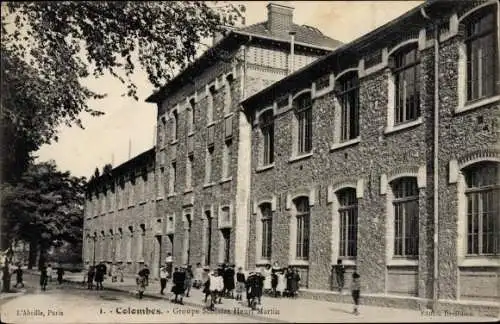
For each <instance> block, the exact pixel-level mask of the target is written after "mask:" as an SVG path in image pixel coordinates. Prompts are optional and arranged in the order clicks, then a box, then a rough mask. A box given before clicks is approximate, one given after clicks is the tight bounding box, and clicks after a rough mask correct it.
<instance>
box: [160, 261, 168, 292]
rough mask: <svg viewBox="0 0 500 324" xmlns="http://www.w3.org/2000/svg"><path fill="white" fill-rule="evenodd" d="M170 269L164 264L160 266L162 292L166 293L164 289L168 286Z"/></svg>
mask: <svg viewBox="0 0 500 324" xmlns="http://www.w3.org/2000/svg"><path fill="white" fill-rule="evenodd" d="M167 280H168V271H167V266H166V265H164V266H162V267H161V268H160V294H162V295H163V294H164V293H163V291H164V290H165V288H166V287H167Z"/></svg>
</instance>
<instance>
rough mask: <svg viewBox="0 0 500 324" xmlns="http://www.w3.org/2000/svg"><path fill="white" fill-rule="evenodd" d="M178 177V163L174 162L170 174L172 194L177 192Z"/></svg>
mask: <svg viewBox="0 0 500 324" xmlns="http://www.w3.org/2000/svg"><path fill="white" fill-rule="evenodd" d="M176 177H177V163H176V162H172V164H171V165H170V176H169V179H168V180H169V186H168V187H169V192H170V194H174V193H175V185H176V182H177V181H176Z"/></svg>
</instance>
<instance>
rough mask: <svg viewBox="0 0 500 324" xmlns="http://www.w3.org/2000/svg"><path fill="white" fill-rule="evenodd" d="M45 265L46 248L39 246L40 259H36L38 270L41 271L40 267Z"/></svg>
mask: <svg viewBox="0 0 500 324" xmlns="http://www.w3.org/2000/svg"><path fill="white" fill-rule="evenodd" d="M46 263H47V248H46V247H45V246H44V245H43V244H40V257H39V259H38V270H40V269H42V266H44V265H46Z"/></svg>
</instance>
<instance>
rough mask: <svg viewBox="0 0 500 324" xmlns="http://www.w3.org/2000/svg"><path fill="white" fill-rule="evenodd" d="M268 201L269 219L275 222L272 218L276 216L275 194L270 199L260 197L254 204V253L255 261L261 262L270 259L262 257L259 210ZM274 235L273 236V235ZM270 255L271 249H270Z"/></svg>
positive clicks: (260, 214) (266, 261)
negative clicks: (269, 207) (269, 206)
mask: <svg viewBox="0 0 500 324" xmlns="http://www.w3.org/2000/svg"><path fill="white" fill-rule="evenodd" d="M265 203H269V204H271V212H272V214H271V219H272V222H273V223H275V220H274V218H275V217H276V215H275V212H276V196H274V195H273V197H272V198H271V199H262V200H259V201H258V202H255V205H254V208H255V209H254V215H255V234H256V235H255V237H256V240H255V255H256V260H257V263H259V264H262V263H269V262H270V259H266V258H263V257H262V255H261V254H262V240H263V237H262V213H261V210H260V206H261V205H262V204H265ZM273 237H274V236H273ZM271 255H272V251H271Z"/></svg>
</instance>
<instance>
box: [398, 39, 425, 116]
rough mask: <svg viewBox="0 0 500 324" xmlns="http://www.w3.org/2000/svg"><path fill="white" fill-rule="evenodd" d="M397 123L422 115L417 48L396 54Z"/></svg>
mask: <svg viewBox="0 0 500 324" xmlns="http://www.w3.org/2000/svg"><path fill="white" fill-rule="evenodd" d="M393 60H394V63H395V68H394V70H393V73H394V83H395V90H396V94H395V100H396V106H395V116H394V120H395V124H396V125H397V124H402V123H406V122H409V121H412V120H416V119H417V118H419V117H420V53H419V51H418V49H417V48H411V49H409V50H405V51H401V52H399V53H397V54H395V56H394V58H393Z"/></svg>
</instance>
